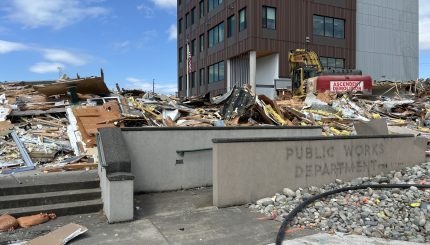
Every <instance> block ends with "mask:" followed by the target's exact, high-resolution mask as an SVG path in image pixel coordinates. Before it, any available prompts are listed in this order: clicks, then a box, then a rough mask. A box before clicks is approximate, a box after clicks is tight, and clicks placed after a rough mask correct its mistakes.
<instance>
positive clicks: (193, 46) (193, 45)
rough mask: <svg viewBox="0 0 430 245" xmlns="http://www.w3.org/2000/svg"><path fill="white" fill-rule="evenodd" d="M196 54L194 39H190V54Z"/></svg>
mask: <svg viewBox="0 0 430 245" xmlns="http://www.w3.org/2000/svg"><path fill="white" fill-rule="evenodd" d="M194 55H196V39H194V40H193V41H191V56H194Z"/></svg>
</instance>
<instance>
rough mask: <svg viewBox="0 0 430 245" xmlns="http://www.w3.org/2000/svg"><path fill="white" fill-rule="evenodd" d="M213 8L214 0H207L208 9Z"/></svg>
mask: <svg viewBox="0 0 430 245" xmlns="http://www.w3.org/2000/svg"><path fill="white" fill-rule="evenodd" d="M213 8H214V0H208V11H211V10H212V9H213Z"/></svg>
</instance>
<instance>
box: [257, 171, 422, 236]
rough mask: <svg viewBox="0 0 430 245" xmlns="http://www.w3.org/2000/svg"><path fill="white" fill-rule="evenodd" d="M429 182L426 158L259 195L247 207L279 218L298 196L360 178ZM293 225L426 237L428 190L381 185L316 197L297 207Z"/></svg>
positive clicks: (355, 182)
mask: <svg viewBox="0 0 430 245" xmlns="http://www.w3.org/2000/svg"><path fill="white" fill-rule="evenodd" d="M384 183H391V184H405V183H406V184H407V183H409V184H413V183H416V184H430V163H425V164H421V165H418V166H414V167H409V168H405V169H403V170H402V171H399V172H390V173H389V174H386V175H378V176H375V177H373V178H358V179H354V180H353V181H351V182H343V181H342V180H336V182H335V183H331V184H329V185H326V186H323V187H322V188H318V187H309V188H304V189H301V188H300V189H298V190H296V191H293V190H291V189H288V188H285V189H284V190H283V193H276V195H274V196H273V197H268V198H263V199H261V200H258V201H257V202H256V203H255V204H250V205H249V208H250V209H251V210H253V211H255V212H260V213H262V214H265V215H267V216H270V217H272V218H273V219H276V220H278V221H280V222H281V221H282V220H283V218H284V217H285V216H286V215H287V214H288V213H289V212H290V211H291V210H293V209H294V208H295V207H296V206H298V205H299V204H300V203H301V202H302V201H303V199H306V198H309V197H311V196H313V195H316V194H320V193H323V192H326V191H329V190H333V189H337V188H341V187H346V186H353V185H361V184H384ZM293 224H294V225H293V228H312V229H319V230H323V231H327V232H329V233H334V232H341V233H347V234H354V235H366V236H370V237H377V238H386V239H392V240H402V241H412V242H422V243H425V242H427V243H430V190H420V189H417V188H415V187H411V188H410V189H405V190H401V189H383V190H373V189H370V188H369V189H367V190H359V191H350V192H344V193H340V194H336V195H333V196H330V197H328V198H325V199H321V200H319V201H316V202H315V203H313V204H311V205H310V206H308V207H307V208H306V209H304V210H303V211H302V212H300V213H299V214H298V215H297V216H296V218H295V219H294V221H293Z"/></svg>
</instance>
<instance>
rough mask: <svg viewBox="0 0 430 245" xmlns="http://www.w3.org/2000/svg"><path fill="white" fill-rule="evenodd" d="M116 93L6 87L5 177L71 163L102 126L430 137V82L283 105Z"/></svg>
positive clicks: (62, 86)
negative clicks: (361, 124)
mask: <svg viewBox="0 0 430 245" xmlns="http://www.w3.org/2000/svg"><path fill="white" fill-rule="evenodd" d="M378 86H379V87H378ZM117 90H118V91H116V92H112V91H109V89H108V88H107V86H106V84H105V82H104V75H103V72H102V73H101V76H100V77H88V78H81V77H79V75H78V76H77V77H76V78H73V79H71V78H68V77H67V76H63V77H61V78H60V79H58V80H56V81H37V82H17V83H3V84H0V134H1V136H2V137H1V138H0V170H3V171H4V170H8V169H11V168H16V167H22V166H24V165H25V166H27V167H28V168H31V166H33V165H43V164H53V165H54V166H64V162H66V163H67V164H70V163H71V162H73V159H74V157H79V156H86V155H88V154H87V151H88V149H91V148H94V147H95V146H96V137H95V135H96V133H97V130H98V128H102V127H224V126H231V127H243V126H263V125H270V126H321V127H322V128H323V134H324V135H326V136H333V135H354V134H356V132H355V129H354V122H357V121H370V120H372V119H379V118H384V119H386V120H387V123H388V126H389V127H390V131H392V132H395V133H413V134H415V135H422V136H425V137H428V138H430V104H429V103H428V101H429V96H430V92H429V91H430V81H417V82H415V83H388V82H386V83H381V84H377V85H375V87H374V90H375V91H378V90H379V91H380V95H379V96H378V95H374V96H367V97H366V96H363V95H357V94H352V93H347V94H344V95H337V94H331V93H329V92H326V93H319V94H309V95H307V96H306V97H300V98H296V97H292V96H289V95H288V93H287V94H285V93H283V95H282V96H280V98H279V99H277V100H272V99H270V98H268V97H267V96H265V95H256V94H254V93H253V92H252V89H251V88H250V87H249V85H247V86H244V87H242V88H238V87H234V88H233V89H231V90H230V91H228V92H227V93H225V94H224V95H221V96H218V97H213V98H211V97H210V96H209V94H207V95H205V96H200V97H192V98H187V99H181V98H177V97H176V96H165V95H161V94H153V93H146V92H144V91H141V90H136V89H131V90H124V89H121V88H119V86H117ZM11 132H15V133H16V134H17V139H13V137H11ZM17 141H18V142H17ZM21 143H22V144H23V146H24V147H21V148H20V147H18V146H17V145H19V144H21ZM22 148H25V149H22ZM24 151H25V152H27V153H28V155H29V156H28V157H24V156H23V154H24V155H25V154H27V153H25V152H24ZM71 159H72V160H71ZM80 159H85V158H80ZM88 161H89V162H91V159H89V160H88ZM88 161H85V162H78V163H82V164H83V166H88V164H89V162H88ZM74 163H76V162H74ZM51 167H52V166H51Z"/></svg>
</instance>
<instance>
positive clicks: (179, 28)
mask: <svg viewBox="0 0 430 245" xmlns="http://www.w3.org/2000/svg"><path fill="white" fill-rule="evenodd" d="M182 22H183V21H182V18H181V19H179V21H178V32H179V34H181V33H182V24H183V23H182Z"/></svg>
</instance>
